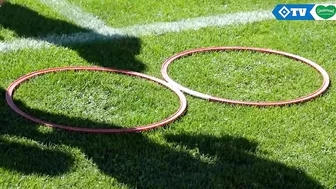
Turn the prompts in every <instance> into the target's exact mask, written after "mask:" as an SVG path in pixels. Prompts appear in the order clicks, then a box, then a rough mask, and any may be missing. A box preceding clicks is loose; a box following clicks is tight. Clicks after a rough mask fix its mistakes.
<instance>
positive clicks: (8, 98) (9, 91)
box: [6, 66, 187, 133]
mask: <svg viewBox="0 0 336 189" xmlns="http://www.w3.org/2000/svg"><path fill="white" fill-rule="evenodd" d="M69 70H75V71H80V70H84V71H105V72H114V73H118V74H125V75H131V76H136V77H140V78H144V79H147V80H150V81H154V82H156V83H158V84H160V85H162V86H164V87H166V88H168V89H170V90H171V91H173V92H174V93H175V94H176V95H177V96H178V97H179V100H180V107H179V108H178V110H177V111H176V112H175V113H174V114H173V115H171V116H170V117H168V118H166V119H164V120H162V121H159V122H155V123H152V124H148V125H143V126H138V127H134V128H121V129H102V128H99V129H95V128H78V127H72V126H67V125H60V124H56V123H51V122H47V121H43V120H41V119H38V118H35V117H33V116H31V115H29V114H27V113H25V112H23V111H22V110H21V109H19V108H18V107H17V106H16V105H15V103H14V101H13V93H14V91H15V89H16V88H17V87H18V86H19V85H20V84H22V83H23V82H24V81H27V80H28V79H30V78H33V77H36V76H38V75H43V74H47V73H51V72H59V71H69ZM6 101H7V103H8V105H9V106H10V107H11V108H12V109H13V110H14V111H15V112H16V113H18V114H20V115H21V116H23V117H25V118H27V119H29V120H31V121H34V122H37V123H40V124H43V125H46V126H49V127H53V128H59V129H65V130H70V131H79V132H88V133H129V132H139V131H145V130H149V129H153V128H156V127H160V126H164V125H166V124H169V123H171V122H173V121H175V120H176V119H177V118H179V117H180V116H181V115H182V114H183V113H184V112H185V110H186V108H187V100H186V98H185V96H184V94H183V93H182V92H181V91H180V90H178V89H177V88H175V87H172V86H170V85H169V84H168V83H167V82H165V81H163V80H160V79H157V78H155V77H152V76H148V75H145V74H142V73H137V72H132V71H125V70H116V69H110V68H102V67H88V66H79V67H62V68H51V69H46V70H40V71H36V72H32V73H30V74H27V75H25V76H22V77H20V78H19V79H17V80H16V81H14V82H13V83H12V84H11V85H10V86H9V87H8V88H7V91H6Z"/></svg>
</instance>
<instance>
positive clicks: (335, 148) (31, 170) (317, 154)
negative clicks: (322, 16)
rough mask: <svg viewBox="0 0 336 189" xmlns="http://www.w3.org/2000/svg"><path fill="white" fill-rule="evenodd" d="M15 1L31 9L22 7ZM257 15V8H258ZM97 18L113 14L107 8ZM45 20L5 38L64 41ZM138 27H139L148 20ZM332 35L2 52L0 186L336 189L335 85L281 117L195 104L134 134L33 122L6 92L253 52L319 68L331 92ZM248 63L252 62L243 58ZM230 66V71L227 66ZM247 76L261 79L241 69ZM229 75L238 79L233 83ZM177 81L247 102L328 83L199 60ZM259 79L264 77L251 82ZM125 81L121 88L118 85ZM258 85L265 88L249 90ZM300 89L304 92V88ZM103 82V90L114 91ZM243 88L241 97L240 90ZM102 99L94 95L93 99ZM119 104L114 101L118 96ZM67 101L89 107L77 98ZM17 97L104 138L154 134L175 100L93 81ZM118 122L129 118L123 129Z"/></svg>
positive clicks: (215, 34) (320, 26) (248, 28)
mask: <svg viewBox="0 0 336 189" xmlns="http://www.w3.org/2000/svg"><path fill="white" fill-rule="evenodd" d="M15 2H17V3H19V4H20V5H22V4H24V3H23V1H15ZM293 2H294V1H293ZM232 3H234V2H233V1H232ZM265 4H266V3H265ZM239 5H240V4H238V3H237V4H235V6H236V7H238V6H239ZM263 5H264V4H263ZM30 6H37V5H35V4H34V5H33V4H31V5H29V7H28V8H27V9H31V7H30ZM97 6H98V5H97ZM258 6H259V4H256V5H255V6H252V8H255V9H258V8H259V7H258ZM266 6H270V7H269V8H272V7H273V6H271V5H265V7H266ZM252 8H251V9H252ZM101 9H102V10H103V9H105V8H104V6H101ZM194 9H195V10H196V8H194ZM237 9H238V8H237ZM242 10H243V8H242ZM0 12H1V8H0ZM139 12H140V10H139ZM200 12H202V11H200ZM39 13H40V14H46V15H44V16H38V17H35V19H36V22H35V23H36V24H35V25H27V26H26V27H28V28H30V29H29V30H21V28H18V27H14V26H11V25H6V27H5V28H6V30H2V29H1V31H0V35H8V36H9V34H8V33H11V34H10V35H13V36H16V37H24V36H31V37H34V36H40V35H41V36H44V35H47V34H49V33H50V31H51V30H52V28H55V33H57V32H61V31H63V30H61V29H59V30H58V29H57V27H55V26H56V25H57V24H56V23H55V22H53V21H51V20H50V19H54V18H55V17H54V16H56V17H57V15H54V16H52V15H48V9H45V10H44V9H43V10H39ZM176 14H179V13H178V12H176ZM209 14H210V13H209ZM125 16H126V15H125ZM186 16H190V15H186ZM0 19H1V18H0ZM138 20H139V22H140V20H141V21H143V19H142V18H139V19H138ZM167 20H169V18H167ZM16 21H17V22H18V23H25V22H26V21H27V19H24V18H22V17H21V18H19V19H17V20H16ZM3 22H5V21H4V20H1V21H0V25H2V26H4V25H5V24H3ZM45 22H49V23H51V25H50V27H49V28H51V29H50V30H49V29H48V30H47V29H45V30H44V29H43V28H44V26H43V25H41V24H42V23H45ZM106 22H109V21H108V19H107V20H106ZM5 23H6V22H5ZM62 23H63V24H64V25H63V26H62V27H63V29H64V33H66V32H70V33H71V32H77V31H78V30H81V28H80V27H79V26H75V25H73V24H71V23H70V22H67V21H65V19H63V21H62ZM118 24H120V25H122V24H123V23H121V22H118ZM335 26H336V24H335V23H334V22H314V21H296V22H286V21H283V22H280V21H276V20H270V21H264V22H260V23H251V24H247V25H240V26H230V27H224V28H216V27H213V28H205V29H201V30H197V31H184V32H180V33H168V34H165V35H160V36H147V37H142V38H141V39H140V38H136V37H133V38H132V37H129V38H121V39H119V40H114V41H111V42H106V43H93V44H89V45H71V46H70V45H67V46H58V47H52V48H48V49H40V50H32V49H24V50H21V51H16V52H9V53H1V54H0V65H1V66H0V71H1V72H0V86H1V93H0V99H2V100H0V125H1V127H0V175H1V177H0V187H1V188H19V187H21V188H87V187H92V188H333V187H335V184H336V183H335V180H336V164H335V159H336V153H335V152H336V139H335V134H336V131H335V120H336V117H335V115H336V112H335V108H334V107H335V105H336V100H335V99H336V96H335V92H336V91H335V88H334V86H333V85H332V86H331V87H330V88H329V90H328V91H327V93H325V94H324V95H323V96H321V97H319V98H317V99H315V100H313V101H310V102H306V103H303V104H298V105H292V106H285V107H270V108H256V107H245V106H233V105H227V104H219V103H209V102H206V101H204V100H200V99H197V98H193V97H190V96H188V97H187V98H188V102H189V107H188V112H187V113H186V114H185V115H184V116H183V117H182V118H181V119H179V120H178V121H176V122H174V123H172V124H170V125H168V126H166V127H164V128H159V129H155V130H153V131H149V132H145V133H139V134H127V135H94V134H81V133H74V132H65V131H61V130H54V129H49V128H46V127H44V126H41V125H37V124H34V123H31V122H29V121H27V120H25V119H23V118H21V117H20V116H18V115H16V114H15V113H14V112H13V111H11V110H10V109H9V108H8V106H7V105H6V103H5V88H6V87H7V86H8V85H9V84H10V83H11V82H13V81H14V80H15V79H17V78H18V77H20V76H22V75H24V74H27V73H29V72H31V71H35V70H39V69H44V68H49V67H59V66H69V65H98V66H104V67H113V68H122V69H129V70H134V71H139V72H143V73H146V74H150V75H153V76H156V77H161V76H160V68H161V64H162V62H163V61H164V60H165V59H166V58H168V57H169V56H171V55H173V54H175V53H178V52H180V51H183V50H186V49H192V48H197V47H205V46H254V47H264V48H271V49H278V50H282V51H287V52H290V53H294V54H298V55H300V56H303V57H305V58H308V59H311V60H313V61H315V62H317V63H318V64H320V65H321V66H322V67H323V68H325V69H326V71H327V72H328V73H329V74H330V77H331V80H332V81H333V79H334V78H335V73H336V72H335V71H336V66H335V62H336V56H335V52H336V47H335V45H334V44H336V33H335V32H334V31H335ZM62 27H61V28H62ZM41 28H42V30H41ZM69 28H73V29H74V30H72V29H70V30H69ZM5 33H7V34H5ZM212 55H213V56H215V57H218V59H217V60H218V61H216V62H214V64H213V65H212V66H211V67H204V66H202V65H207V64H211V62H209V61H210V60H212V58H213V57H212ZM242 55H244V56H247V57H249V58H246V59H243V57H242ZM196 60H197V61H196ZM222 60H223V61H224V60H225V61H227V62H225V63H222ZM260 62H261V63H260ZM266 63H267V64H266ZM248 66H251V68H253V69H245V68H247V67H248ZM269 66H270V67H269ZM224 68H227V69H230V71H231V72H230V73H227V72H225V69H224ZM207 69H209V70H210V71H212V70H218V69H219V71H222V72H219V73H217V74H221V77H219V78H218V79H217V80H216V77H215V78H213V77H210V78H211V80H208V79H209V76H211V75H208V74H206V73H207V72H208V70H207ZM274 69H277V70H274ZM278 69H282V71H279V70H278ZM172 71H173V72H172V73H173V76H174V78H175V77H176V78H177V79H180V80H181V83H182V84H183V83H185V84H188V82H189V83H190V85H192V84H195V83H193V82H194V81H198V80H202V77H203V80H204V81H206V83H204V84H202V86H204V88H203V87H202V88H199V89H200V91H205V92H206V91H207V90H209V92H215V93H216V92H218V94H219V95H232V97H237V98H241V99H255V100H276V99H280V98H284V99H286V98H292V97H297V96H300V95H302V94H305V93H308V92H310V91H313V90H315V89H316V87H317V86H318V85H319V84H320V82H321V78H319V76H318V75H317V74H316V73H315V72H314V70H312V69H311V68H310V67H308V66H306V65H303V64H300V63H298V62H295V61H291V60H288V59H286V58H282V57H277V56H264V55H260V54H257V53H256V54H251V53H241V52H237V53H234V52H233V53H209V54H201V55H199V56H195V57H188V58H185V59H183V60H181V62H176V64H175V65H172ZM253 71H258V73H259V72H260V75H258V76H255V75H254V72H253ZM264 71H265V73H263V74H261V72H264ZM290 73H292V74H293V75H290ZM211 74H213V73H211ZM242 75H247V76H251V77H242ZM183 76H185V77H183ZM179 77H181V78H179ZM195 77H196V79H195ZM226 77H228V78H232V79H233V80H235V81H237V82H236V83H235V82H234V81H232V82H230V83H226V84H227V85H228V86H226V85H214V83H221V82H223V79H224V78H226ZM59 78H64V80H60V79H59ZM243 79H244V81H245V83H243ZM109 80H111V81H114V82H109ZM265 80H266V81H265ZM58 81H59V83H57V82H58ZM117 81H122V82H120V84H118V83H117ZM267 81H270V83H268V82H267ZM55 82H56V83H57V84H55ZM83 82H85V84H87V86H88V87H87V88H85V89H84V88H82V87H84V86H85V85H81V84H82V83H83ZM124 82H125V84H124ZM253 82H256V83H258V84H260V85H262V86H259V85H258V86H259V87H254V86H253V87H252V85H249V84H253ZM296 82H299V83H302V84H304V86H303V87H302V88H299V86H297V85H295V83H296ZM95 83H99V84H103V85H102V86H107V88H108V90H106V91H105V90H103V89H104V87H99V85H98V86H95V85H94V84H95ZM126 83H127V84H126ZM41 84H45V85H46V86H47V87H43V86H42V85H41ZM266 84H267V85H266ZM273 84H274V85H273ZM239 85H243V87H242V88H238V89H237V87H238V86H239ZM265 85H266V86H268V87H267V88H268V89H269V90H270V91H272V93H269V94H270V95H269V96H268V95H267V96H266V94H267V93H268V91H265V88H264V86H265ZM209 86H210V87H209ZM193 87H197V86H196V85H195V86H193ZM69 88H70V89H71V90H70V91H69V90H68V89H69ZM74 88H75V89H78V90H76V91H74V90H73V89H74ZM79 89H80V90H79ZM124 89H125V90H124ZM228 89H229V90H228ZM96 90H98V92H93V91H96ZM288 90H290V91H288ZM53 91H54V92H53ZM273 91H276V92H277V93H273ZM67 92H68V93H67ZM62 93H63V94H64V95H61V94H62ZM113 93H114V94H117V96H118V98H116V96H111V95H110V94H113ZM71 94H83V96H79V97H78V98H76V97H74V96H71ZM137 94H139V95H137ZM91 96H96V97H98V99H106V103H105V102H104V103H100V101H99V102H98V101H97V100H98V99H96V100H94V101H93V102H95V104H94V105H93V104H91V105H90V103H88V104H85V102H90V98H91ZM119 97H120V98H119ZM138 97H139V98H138ZM163 97H167V98H166V99H165V98H163ZM15 98H16V99H17V100H18V101H19V102H20V103H21V105H22V106H23V107H25V108H26V110H27V111H29V112H31V113H34V114H36V115H40V116H44V118H45V119H46V120H53V119H54V120H55V121H60V122H62V121H70V122H74V123H85V124H87V125H90V126H102V125H104V126H106V127H111V126H113V124H118V125H119V126H125V127H127V126H131V125H133V124H136V123H149V122H151V121H153V119H154V120H156V119H160V118H162V117H164V116H166V115H167V114H170V113H171V111H174V110H175V109H176V108H177V106H176V105H177V104H176V97H175V96H174V95H173V94H172V93H170V92H169V91H168V90H165V89H163V88H157V86H156V85H152V83H150V82H147V81H143V80H138V79H134V78H128V77H123V76H119V75H109V74H100V73H85V72H83V73H77V72H76V73H71V72H69V73H59V74H50V75H45V76H41V77H38V78H36V79H34V80H31V81H29V82H27V83H25V84H23V85H22V86H21V87H20V88H19V91H18V93H17V94H15ZM114 102H120V106H118V108H116V109H114V111H113V112H106V111H103V110H104V107H105V105H110V106H111V105H113V103H114ZM67 104H70V105H73V107H74V108H71V107H67ZM77 104H81V107H79V106H77ZM133 104H146V105H148V104H149V105H150V108H149V110H150V111H146V110H147V107H139V109H134V107H133V106H132V105H133ZM52 105H55V106H52ZM82 105H83V106H82ZM161 105H163V106H164V107H161ZM158 106H160V108H158ZM162 108H168V109H162ZM87 110H88V114H87V115H85V116H84V113H85V111H87ZM133 111H134V112H136V114H137V116H135V115H134V119H133V118H132V116H131V115H130V114H131V112H133ZM95 112H96V113H95ZM107 113H108V114H107ZM138 113H139V114H138ZM112 114H113V115H112ZM101 115H104V116H101ZM115 115H120V116H121V117H122V118H125V119H116V118H114V117H113V116H115ZM81 125H82V124H79V125H77V126H81Z"/></svg>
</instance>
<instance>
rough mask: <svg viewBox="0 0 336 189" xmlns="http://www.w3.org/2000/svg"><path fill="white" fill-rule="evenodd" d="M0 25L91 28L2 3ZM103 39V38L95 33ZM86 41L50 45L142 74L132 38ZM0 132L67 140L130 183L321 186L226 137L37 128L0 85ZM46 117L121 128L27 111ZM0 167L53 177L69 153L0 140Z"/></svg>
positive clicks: (67, 163)
mask: <svg viewBox="0 0 336 189" xmlns="http://www.w3.org/2000/svg"><path fill="white" fill-rule="evenodd" d="M0 25H1V26H2V27H3V28H7V29H10V30H13V31H14V32H15V33H16V34H17V35H18V36H20V37H40V36H46V35H48V34H54V33H59V34H64V33H73V32H92V31H90V30H88V29H84V28H80V27H77V26H75V25H73V24H70V23H67V22H64V21H59V20H54V19H50V18H45V17H43V16H41V15H40V14H38V13H37V12H36V11H33V10H30V9H28V8H26V7H23V6H20V5H16V4H11V3H7V4H6V5H4V6H2V7H1V8H0ZM95 37H98V38H101V39H104V37H106V36H100V35H99V34H96V35H95ZM103 41H104V42H100V43H94V44H89V45H72V44H64V43H61V42H57V41H49V42H54V43H55V44H56V45H60V46H64V47H67V48H70V49H72V50H75V51H76V52H77V53H78V54H79V55H80V56H81V57H82V58H84V59H85V60H87V61H88V62H89V63H91V64H94V65H100V66H105V67H113V68H120V69H128V70H134V71H143V70H144V69H145V65H144V64H143V63H141V62H139V61H138V60H136V58H135V56H136V55H137V54H139V52H140V49H141V42H140V40H139V39H138V38H131V37H128V38H124V37H120V36H119V37H118V36H116V39H115V40H113V41H109V42H108V41H105V40H103ZM0 93H1V94H0V125H1V126H0V135H9V136H16V137H25V138H28V139H31V140H34V141H37V142H39V143H43V144H51V145H53V146H56V147H57V145H67V146H70V147H74V148H79V149H80V150H81V151H82V152H83V153H85V155H86V156H87V157H88V159H91V160H92V161H93V163H95V164H96V165H97V166H98V168H99V169H100V170H101V171H102V172H103V173H105V174H107V175H109V176H111V177H114V178H116V179H117V180H118V181H119V182H121V183H125V184H128V185H129V186H131V187H135V188H321V187H322V186H321V185H320V184H319V183H318V182H317V181H315V180H314V179H312V178H310V177H309V176H308V175H306V174H305V173H304V172H303V171H300V170H297V169H295V168H292V167H288V166H286V165H284V164H281V163H278V162H274V161H270V160H266V159H263V158H260V157H258V156H257V154H256V148H257V145H258V144H257V143H255V142H252V141H248V140H247V139H245V138H234V137H231V136H221V137H214V136H210V135H194V134H179V135H165V140H167V143H165V145H163V144H158V143H156V142H154V141H153V140H151V139H149V138H147V137H145V135H143V134H141V133H138V134H125V135H98V134H85V133H75V132H66V131H61V130H52V131H51V132H50V133H43V132H40V131H39V129H38V127H39V126H38V125H36V124H34V123H32V122H30V121H27V120H25V119H24V118H22V117H20V116H18V115H16V114H15V113H14V112H13V111H12V110H11V109H10V108H9V107H8V106H7V104H6V102H5V90H4V89H1V90H0ZM16 103H17V104H20V106H21V108H22V109H25V110H26V111H29V112H30V113H32V114H33V115H35V116H37V117H43V119H45V120H46V121H51V120H53V121H59V123H60V122H63V123H67V124H71V123H77V124H78V123H79V124H80V125H81V126H82V125H85V126H94V127H100V128H102V127H120V126H118V125H113V126H112V125H106V124H103V123H97V122H92V121H90V120H88V119H84V118H69V117H65V116H62V115H53V114H50V113H47V112H42V111H39V110H32V109H31V108H29V107H25V105H24V103H22V102H16ZM0 147H1V150H0V166H1V167H2V168H4V169H8V170H11V171H19V172H21V173H22V174H34V173H38V174H41V175H51V176H54V175H59V174H65V173H67V172H68V171H69V170H70V168H71V166H72V164H73V161H74V159H73V157H72V156H71V155H69V154H67V153H65V152H61V151H57V150H55V149H54V148H52V147H50V145H46V147H45V148H46V149H41V148H39V147H36V146H27V145H25V144H22V143H16V142H12V141H8V140H3V139H1V140H0Z"/></svg>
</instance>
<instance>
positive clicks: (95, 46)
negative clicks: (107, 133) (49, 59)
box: [0, 2, 146, 72]
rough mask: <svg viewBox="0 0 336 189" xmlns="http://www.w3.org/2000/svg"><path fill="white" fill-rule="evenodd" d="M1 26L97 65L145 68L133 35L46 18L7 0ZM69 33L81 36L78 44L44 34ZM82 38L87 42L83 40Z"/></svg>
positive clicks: (1, 16)
mask: <svg viewBox="0 0 336 189" xmlns="http://www.w3.org/2000/svg"><path fill="white" fill-rule="evenodd" d="M1 27H2V28H5V29H9V30H11V31H13V32H15V34H16V35H17V36H18V37H26V38H27V37H33V38H38V39H42V40H46V41H48V42H50V43H53V44H55V45H57V46H63V47H67V48H70V49H72V50H74V51H76V52H77V53H78V55H79V56H80V57H82V58H83V59H85V60H86V61H87V62H89V63H91V64H94V65H97V66H104V67H111V68H116V69H126V70H132V71H137V72H142V71H143V70H144V69H145V68H146V67H145V64H143V63H142V62H141V61H138V60H137V59H136V57H135V56H136V55H138V54H139V53H140V50H141V40H140V39H139V38H137V37H130V36H121V35H117V34H116V35H112V36H106V35H102V34H99V33H95V32H94V31H92V30H90V29H86V28H81V27H78V26H76V25H74V24H71V23H69V22H66V21H61V20H56V19H52V18H46V17H44V16H42V15H41V14H39V13H38V12H36V11H34V10H31V9H29V8H27V7H24V6H22V5H18V4H12V3H10V2H7V3H5V4H4V5H2V6H1V7H0V28H1ZM71 33H81V34H82V35H83V36H82V37H80V38H77V39H76V41H77V42H78V40H81V41H82V44H75V42H74V41H72V40H69V39H68V40H63V39H61V38H50V37H49V38H48V37H47V36H48V35H49V36H50V35H54V34H71ZM43 36H44V37H43ZM0 38H3V36H2V37H0ZM85 38H88V39H85ZM86 40H88V42H83V41H86ZM86 43H89V44H86ZM84 44H85V45H84Z"/></svg>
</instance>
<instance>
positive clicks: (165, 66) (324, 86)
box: [161, 47, 330, 106]
mask: <svg viewBox="0 0 336 189" xmlns="http://www.w3.org/2000/svg"><path fill="white" fill-rule="evenodd" d="M241 50H245V51H256V52H262V53H269V54H278V55H282V56H285V57H288V58H291V59H294V60H298V61H300V62H303V63H305V64H307V65H309V66H311V67H313V68H314V69H315V70H317V71H318V72H319V73H320V74H321V75H322V77H323V83H322V86H321V87H320V88H319V89H318V90H316V91H314V92H313V93H311V94H309V95H307V96H303V97H299V98H296V99H292V100H283V101H278V102H251V101H240V100H230V99H225V98H220V97H215V96H211V95H208V94H203V93H200V92H197V91H194V90H192V89H189V88H186V87H184V86H182V85H180V84H178V83H177V82H175V81H174V80H172V79H171V78H170V77H169V75H168V67H169V65H170V64H171V63H172V62H174V61H175V60H176V59H179V58H181V57H184V56H189V55H192V54H194V53H199V52H209V51H241ZM161 74H162V76H163V78H164V79H165V80H166V81H167V82H168V83H169V84H170V85H172V86H174V87H177V88H178V89H180V90H181V91H183V92H185V93H187V94H190V95H192V96H195V97H198V98H202V99H205V100H209V101H215V102H224V103H230V104H242V105H251V106H281V105H288V104H295V103H300V102H305V101H308V100H311V99H313V98H316V97H317V96H319V95H321V94H322V93H323V92H325V91H326V90H327V89H328V86H329V84H330V80H329V75H328V73H327V72H326V71H325V70H324V69H323V68H322V67H321V66H320V65H318V64H316V63H315V62H313V61H311V60H308V59H306V58H303V57H300V56H298V55H294V54H290V53H287V52H282V51H277V50H271V49H264V48H254V47H208V48H198V49H193V50H187V51H184V52H181V53H178V54H176V55H174V56H172V57H170V58H168V59H167V60H166V61H165V62H164V63H163V65H162V69H161Z"/></svg>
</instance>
